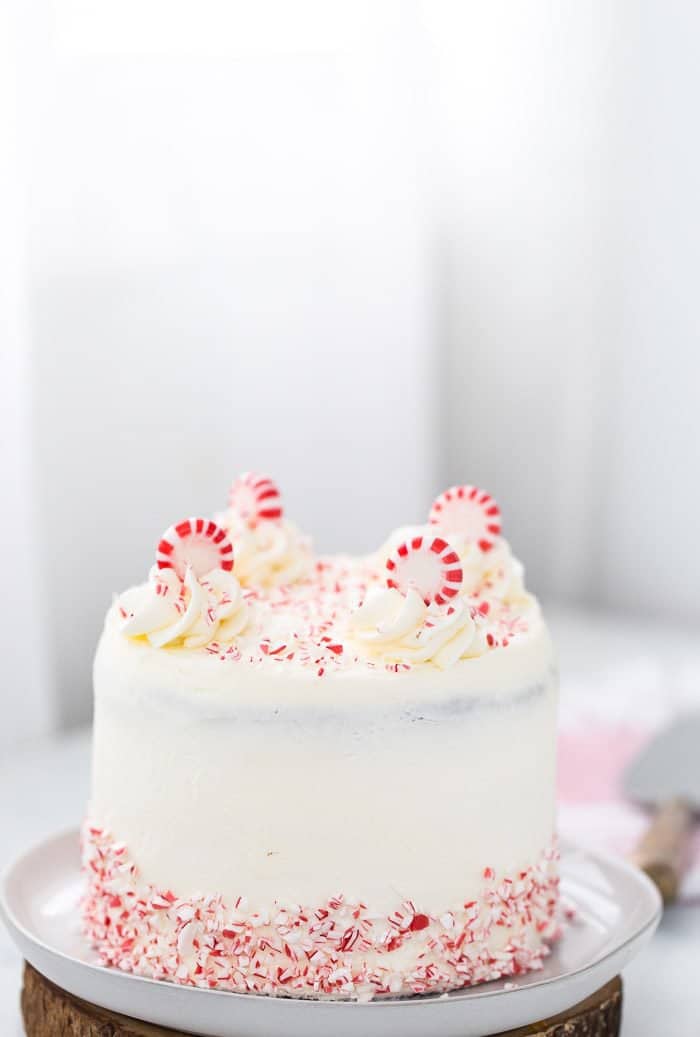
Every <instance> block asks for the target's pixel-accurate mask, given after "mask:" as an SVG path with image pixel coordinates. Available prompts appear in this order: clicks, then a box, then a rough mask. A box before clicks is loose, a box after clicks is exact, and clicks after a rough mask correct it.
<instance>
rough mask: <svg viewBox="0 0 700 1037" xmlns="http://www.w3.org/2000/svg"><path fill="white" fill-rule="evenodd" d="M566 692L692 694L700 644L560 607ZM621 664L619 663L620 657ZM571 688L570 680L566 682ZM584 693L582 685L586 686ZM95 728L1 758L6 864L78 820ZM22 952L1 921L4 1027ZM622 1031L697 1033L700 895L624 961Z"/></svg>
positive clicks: (557, 618) (9, 1032)
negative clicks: (635, 686) (634, 685)
mask: <svg viewBox="0 0 700 1037" xmlns="http://www.w3.org/2000/svg"><path fill="white" fill-rule="evenodd" d="M552 627H553V629H554V634H555V639H556V641H557V644H558V647H559V654H560V661H561V669H562V674H563V697H564V704H565V705H566V700H567V695H573V694H574V693H575V692H574V691H573V689H574V688H575V687H576V688H578V689H580V688H581V687H582V685H583V686H584V687H585V684H586V681H587V680H596V682H597V683H598V684H599V683H600V681H598V675H600V674H601V673H603V672H604V671H605V670H606V667H607V668H608V669H607V673H608V679H609V673H610V667H614V672H616V673H617V672H623V671H624V667H625V666H628V667H633V668H636V669H635V673H636V674H637V676H639V674H646V679H648V680H652V681H660V682H662V683H663V684H664V686H665V682H668V688H669V695H672V696H673V695H679V694H681V692H679V686H680V685H683V688H682V694H683V696H685V699H686V701H687V690H688V689H687V684H688V681H691V682H694V680H695V676H697V677H698V701H699V703H700V645H699V644H698V638H697V636H694V635H693V634H692V632H685V633H684V632H682V631H678V630H669V631H667V632H660V631H659V630H658V628H657V627H654V626H652V625H649V624H642V623H639V622H633V621H630V620H627V621H622V620H620V619H616V620H615V619H611V618H605V619H601V618H598V619H595V620H593V619H591V618H590V617H587V616H585V615H579V614H576V613H563V612H558V613H555V614H554V617H553V622H552ZM621 665H622V670H620V666H621ZM570 688H571V689H572V690H569V689H570ZM578 693H580V690H579V692H578ZM89 744H90V743H89V732H87V731H78V732H75V733H72V734H68V735H64V736H62V737H54V738H51V739H44V740H41V741H39V742H36V743H33V744H31V745H29V746H24V747H23V748H21V749H17V750H16V751H15V752H13V753H11V754H9V756H8V757H6V758H4V759H2V761H0V832H2V833H3V837H2V842H1V843H0V871H3V872H4V871H5V869H6V868H7V866H8V865H9V863H10V862H11V861H12V859H13V858H14V857H15V856H16V855H17V854H19V853H20V852H21V851H23V850H24V849H27V848H28V847H29V846H30V845H32V844H33V843H35V842H37V841H38V840H40V839H42V838H44V837H45V836H48V835H50V834H51V833H52V832H55V831H57V830H58V829H61V828H65V827H69V826H71V825H77V824H79V822H80V819H81V814H82V812H83V808H84V804H85V802H86V800H87V795H88V777H89ZM20 977H21V961H20V957H19V954H18V953H17V951H16V950H15V948H14V945H13V944H12V943H11V941H10V938H9V936H8V934H7V933H6V931H5V929H4V927H3V926H2V925H0V1034H1V1035H2V1037H19V1035H21V1034H22V1033H23V1029H22V1025H21V1021H20V1014H19V991H20ZM624 981H625V1001H624V1006H625V1007H624V1023H623V1035H624V1037H660V1035H662V1034H669V1037H671V1035H672V1037H691V1035H697V1034H698V1033H700V896H695V897H693V898H692V899H691V900H689V901H687V902H685V903H683V904H681V905H679V906H677V907H674V908H670V909H669V910H668V911H667V912H666V914H665V916H664V919H663V921H662V923H661V926H660V929H659V931H658V933H657V935H656V937H655V938H654V940H653V941H652V943H651V945H650V946H649V948H648V949H647V950H646V951H645V952H643V953H642V954H641V956H640V957H639V958H638V959H637V960H636V961H634V962H633V963H632V964H631V965H630V966H629V967H628V968H627V969H626V970H625V974H624Z"/></svg>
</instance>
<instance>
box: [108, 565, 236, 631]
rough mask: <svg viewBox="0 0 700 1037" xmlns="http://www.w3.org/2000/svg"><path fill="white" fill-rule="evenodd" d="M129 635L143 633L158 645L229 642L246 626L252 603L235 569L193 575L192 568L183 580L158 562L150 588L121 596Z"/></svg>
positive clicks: (119, 605) (152, 575)
mask: <svg viewBox="0 0 700 1037" xmlns="http://www.w3.org/2000/svg"><path fill="white" fill-rule="evenodd" d="M117 605H118V607H119V610H120V612H121V614H122V616H123V617H124V622H123V623H122V627H121V631H122V633H123V634H124V635H125V636H126V637H134V638H135V637H143V636H145V638H146V640H147V641H148V642H149V644H151V645H153V647H154V648H165V647H170V648H175V647H182V648H200V647H201V646H202V645H206V644H209V643H210V642H211V641H214V640H216V641H221V642H229V641H233V640H234V638H235V637H236V636H237V635H238V634H240V633H242V632H243V631H244V630H245V628H246V627H247V625H248V621H249V606H248V604H247V602H246V601H245V599H244V597H243V592H242V591H241V586H240V583H239V582H238V580H237V579H236V577H235V576H234V575H233V573H231V572H225V571H224V570H223V569H212V571H211V572H209V573H207V574H206V575H205V576H201V577H199V579H198V578H197V577H196V576H195V574H194V572H193V570H192V568H191V567H189V566H188V568H187V570H186V572H185V578H184V581H183V582H180V579H179V577H178V576H177V574H176V573H175V571H174V570H173V569H158V568H157V567H155V566H154V568H153V569H151V572H150V575H149V582H148V584H147V585H146V587H136V588H134V589H133V590H131V591H127V592H126V593H125V594H122V596H121V597H120V598H119V600H118V602H117Z"/></svg>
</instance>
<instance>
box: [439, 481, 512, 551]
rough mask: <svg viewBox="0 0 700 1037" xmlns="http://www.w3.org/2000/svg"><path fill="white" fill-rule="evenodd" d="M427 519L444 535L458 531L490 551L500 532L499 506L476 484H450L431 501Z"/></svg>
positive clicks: (457, 532) (482, 548)
mask: <svg viewBox="0 0 700 1037" xmlns="http://www.w3.org/2000/svg"><path fill="white" fill-rule="evenodd" d="M429 521H430V522H432V523H433V524H434V525H438V526H440V529H441V530H443V531H444V532H445V533H447V534H448V535H449V534H450V533H455V534H460V535H461V536H465V537H467V538H468V539H469V540H472V541H475V542H476V543H477V544H478V545H479V547H480V548H481V550H482V551H490V550H491V548H492V547H493V545H494V543H495V539H496V537H497V536H498V534H499V533H500V532H501V509H500V508H499V507H498V505H497V504H496V502H495V500H494V499H493V497H492V496H491V494H489V493H486V491H485V490H480V489H479V488H478V487H477V486H451V487H450V489H449V490H445V492H444V493H441V494H440V496H439V497H438V498H437V500H436V501H435V502H434V503H433V506H432V508H431V509H430V517H429Z"/></svg>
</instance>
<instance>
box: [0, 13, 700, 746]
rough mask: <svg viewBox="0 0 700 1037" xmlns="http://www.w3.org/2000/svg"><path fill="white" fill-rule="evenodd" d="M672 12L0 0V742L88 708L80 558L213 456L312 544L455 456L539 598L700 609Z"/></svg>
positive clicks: (177, 504) (695, 612)
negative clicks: (280, 502) (267, 484)
mask: <svg viewBox="0 0 700 1037" xmlns="http://www.w3.org/2000/svg"><path fill="white" fill-rule="evenodd" d="M699 32H700V8H699V7H698V6H697V5H696V4H694V3H692V2H687V3H683V2H680V0H673V2H670V3H661V2H651V0H650V2H644V0H617V2H615V3H610V2H609V0H588V2H586V3H580V2H578V0H529V2H528V3H524V4H523V3H519V2H507V0H490V2H488V3H485V2H461V3H450V2H442V0H432V2H424V3H422V2H418V0H403V2H398V0H394V2H391V0H374V2H372V3H363V2H360V0H355V2H353V3H352V4H350V3H333V2H331V3H324V2H307V0H295V2H294V3H273V2H270V0H257V2H256V3H255V4H244V3H239V2H235V0H198V2H197V4H196V5H195V4H191V3H185V2H177V0H176V2H174V0H170V2H167V3H166V2H161V0H122V2H121V3H119V4H94V3H90V2H87V0H53V2H49V0H6V2H5V3H4V4H0V141H1V142H2V143H1V145H0V146H1V147H2V161H1V162H0V226H1V227H2V235H1V236H0V341H2V377H1V378H0V433H1V435H0V451H1V461H0V464H1V469H0V470H1V471H2V479H3V484H4V486H5V492H4V507H3V508H2V512H1V513H0V542H1V543H2V544H3V548H4V550H3V561H4V566H5V588H6V589H5V598H4V607H3V612H2V624H1V625H0V639H1V642H2V643H1V646H0V650H1V651H2V659H3V669H4V680H3V685H4V687H3V694H4V696H5V701H6V702H7V701H8V700H9V709H6V710H4V711H3V723H2V725H1V726H0V749H1V748H2V746H3V745H5V746H7V745H9V744H10V743H12V744H15V743H19V742H21V741H22V740H23V739H27V738H29V737H30V736H33V735H37V734H41V733H43V732H48V731H52V730H53V731H55V730H60V729H67V728H70V727H72V726H75V725H79V724H83V723H85V722H86V721H87V720H88V719H89V717H90V708H91V706H90V695H91V688H90V668H91V657H92V653H93V650H94V645H95V642H96V639H97V637H98V634H99V631H100V628H101V624H102V620H103V614H104V611H105V609H106V607H107V606H108V604H109V602H110V597H111V594H112V592H113V591H116V590H120V589H122V588H124V587H125V586H127V585H129V584H130V583H132V582H135V581H138V580H141V579H143V578H144V577H145V575H146V573H147V570H148V567H149V565H150V563H151V559H152V556H153V550H154V545H155V543H156V541H157V539H158V536H159V534H160V533H161V531H162V530H163V529H164V528H165V527H166V526H167V525H169V524H170V523H171V522H172V521H174V520H177V519H179V518H181V517H182V516H184V515H187V514H191V513H199V512H203V513H209V512H212V511H214V510H215V509H217V508H218V507H220V506H221V505H222V503H223V502H224V500H225V498H226V493H227V489H228V486H229V484H230V482H231V480H232V478H233V476H234V475H235V474H236V473H237V472H238V471H239V470H241V469H247V468H253V469H262V470H264V471H269V472H270V473H272V474H273V475H274V476H275V477H276V478H277V479H278V480H279V482H280V483H281V485H282V488H283V492H284V496H285V501H286V505H287V509H288V513H289V514H290V515H291V516H292V517H293V518H294V519H295V520H296V521H298V523H299V524H300V525H301V526H302V527H303V528H304V529H306V530H307V531H308V532H310V533H311V534H312V535H313V537H314V539H315V541H316V544H317V545H318V547H319V548H320V549H321V550H335V549H346V550H366V549H369V548H372V547H373V546H375V545H376V544H378V543H379V542H381V540H382V539H383V537H384V536H385V534H386V533H387V531H388V530H390V529H391V528H393V527H395V526H397V525H399V524H401V523H406V522H410V521H420V520H422V519H423V518H424V516H425V515H426V513H427V509H428V507H429V505H430V502H431V500H432V498H433V496H434V495H435V494H436V493H437V492H438V491H440V490H441V489H443V488H444V487H445V486H447V485H448V484H450V483H452V482H455V481H460V482H465V481H468V482H476V483H478V484H480V485H483V486H485V487H487V488H488V489H489V490H490V491H491V492H492V493H493V494H494V495H495V496H496V498H497V499H498V501H499V502H500V504H501V507H502V510H503V513H504V518H505V532H506V535H507V536H508V537H509V539H510V540H511V542H512V544H513V546H514V549H515V550H516V552H517V553H518V555H519V556H520V557H522V558H523V559H524V560H525V562H526V563H527V568H528V573H529V581H530V584H531V585H532V587H533V589H534V590H535V591H536V592H537V593H538V594H540V595H541V596H542V597H543V599H544V600H545V602H546V604H547V605H548V606H549V607H550V608H551V609H552V610H553V614H554V613H556V609H557V608H558V607H562V606H567V607H568V608H571V607H574V608H575V609H579V610H584V611H585V610H588V612H589V613H590V614H591V615H592V616H594V617H597V618H598V619H601V618H604V617H606V616H618V617H619V616H620V615H623V614H624V616H626V617H627V619H628V620H629V621H630V622H632V621H633V619H634V617H642V618H641V619H640V622H646V623H647V625H646V626H640V627H638V628H635V629H638V630H640V631H644V633H643V634H639V635H638V638H639V637H641V639H642V641H643V642H646V643H648V644H652V643H653V641H654V639H655V638H656V637H657V636H658V635H657V633H656V631H657V630H658V624H659V623H660V622H663V623H664V624H666V625H667V626H668V625H671V627H672V628H673V629H674V630H686V629H687V630H688V631H691V632H692V631H693V630H694V629H697V623H698V620H700V604H699V601H698V596H697V588H698V579H699V577H700V570H699V565H698V555H697V548H696V541H697V527H698V517H697V516H698V512H697V511H696V508H698V506H699V505H700V491H699V490H698V476H699V474H700V448H699V446H698V439H699V438H700V437H699V436H698V425H697V421H698V418H697V412H698V405H699V404H700V392H699V385H700V346H699V336H698V330H699V323H700V322H699V317H698V308H699V307H698V295H697V286H696V281H697V274H698V269H699V268H700V263H699V261H700V234H699V227H698V221H699V218H700V201H699V200H698V189H697V185H698V182H700V148H699V147H698V144H697V133H696V130H695V122H696V107H697V96H698V91H699V89H700V65H699V64H698V62H697V39H698V33H699ZM8 569H9V571H8ZM644 617H647V618H646V621H645V620H644ZM635 643H637V642H635ZM581 650H582V651H583V650H584V649H583V647H582V649H581Z"/></svg>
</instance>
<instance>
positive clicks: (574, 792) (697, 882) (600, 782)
mask: <svg viewBox="0 0 700 1037" xmlns="http://www.w3.org/2000/svg"><path fill="white" fill-rule="evenodd" d="M653 733H654V728H642V727H635V726H633V725H630V724H625V723H620V722H612V723H610V724H608V725H606V724H605V723H603V722H602V721H600V720H596V721H593V722H591V723H590V724H585V725H580V729H579V730H576V729H575V728H573V727H572V728H564V729H563V730H561V731H560V734H559V767H558V799H559V831H560V834H561V835H562V836H563V837H564V838H566V839H568V840H570V841H572V842H576V843H579V844H580V845H584V846H590V847H592V848H594V849H602V850H612V851H614V852H616V853H620V854H623V855H627V854H629V853H630V852H631V850H632V849H633V848H634V846H635V844H636V843H637V841H638V840H639V838H640V837H641V835H642V833H643V831H644V829H645V827H646V825H647V824H648V816H647V814H646V812H645V811H644V810H642V809H640V808H639V807H637V806H636V805H634V804H633V803H630V802H629V801H628V800H626V799H625V796H624V792H623V789H622V774H623V771H624V769H625V767H626V766H627V764H628V763H629V762H630V761H631V760H632V759H633V757H634V756H635V755H636V754H637V753H638V752H639V750H640V749H641V748H642V746H643V745H644V743H645V742H646V741H648V739H649V738H650V737H651V736H652V735H653ZM691 859H692V864H691V867H690V870H689V872H688V874H687V876H686V878H685V880H684V883H683V898H684V899H689V898H693V899H695V898H696V897H698V896H700V832H696V834H695V837H694V840H693V849H692V853H691Z"/></svg>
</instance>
